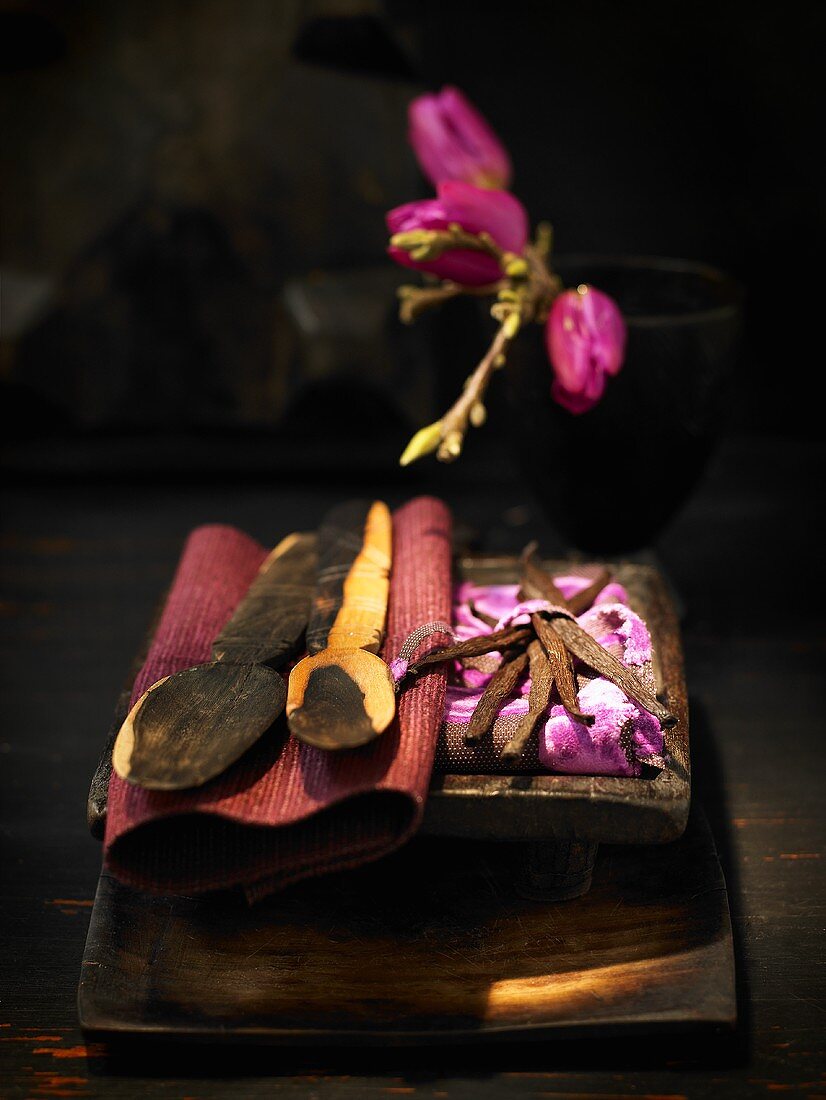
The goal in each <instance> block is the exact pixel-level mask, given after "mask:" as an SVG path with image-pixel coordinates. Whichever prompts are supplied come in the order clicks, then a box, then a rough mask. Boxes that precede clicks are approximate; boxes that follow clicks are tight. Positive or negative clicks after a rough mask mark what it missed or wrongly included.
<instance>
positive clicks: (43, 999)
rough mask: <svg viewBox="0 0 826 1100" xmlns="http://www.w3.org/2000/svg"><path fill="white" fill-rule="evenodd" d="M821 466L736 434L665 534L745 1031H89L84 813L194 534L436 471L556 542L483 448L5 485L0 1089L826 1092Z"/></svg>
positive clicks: (511, 533)
mask: <svg viewBox="0 0 826 1100" xmlns="http://www.w3.org/2000/svg"><path fill="white" fill-rule="evenodd" d="M824 459H826V447H825V446H823V445H821V444H818V443H814V442H805V441H804V442H801V441H792V440H777V439H774V440H769V439H755V438H739V439H735V440H732V441H731V442H729V443H728V444H726V445H725V446H724V447H723V449H722V450H721V452H720V453H719V455H718V457H717V459H716V460H715V462H714V463H713V466H712V468H711V470H710V472H709V476H708V478H707V480H706V482H705V484H704V485H703V487H702V489H701V490H700V491H699V492H698V494H697V495H696V497H695V498H694V500H693V502H692V503H691V505H690V506H689V508H688V509H687V510H686V511H685V512H684V513H683V514H682V515H681V516H680V517H679V519H678V520H677V521H676V522H675V524H674V525H673V526H672V528H671V529H670V530H669V531H668V532H667V534H666V536H665V537H664V538H663V539H662V540H661V542H660V544H659V546H658V547H657V556H658V564H659V565H660V567H661V568H662V569H664V570H665V572H666V573H667V576H668V577H669V579H670V581H671V582H672V584H673V586H674V589H675V591H676V593H677V595H678V597H679V599H680V601H681V603H682V605H683V608H684V612H685V618H684V622H683V631H684V643H685V650H686V661H687V678H688V685H689V695H690V706H691V736H692V760H693V764H694V769H695V775H694V791H695V797H697V798H699V799H701V800H702V802H703V805H704V807H705V810H706V813H707V816H708V818H709V820H710V822H711V825H712V829H713V831H714V834H715V838H716V840H717V844H718V846H719V849H720V852H721V857H722V862H723V867H724V870H725V874H726V878H727V882H728V889H729V896H730V901H731V907H732V918H733V923H734V930H735V940H736V951H737V963H738V973H739V999H740V1007H739V1011H740V1025H739V1028H738V1031H737V1032H736V1033H735V1034H734V1035H721V1036H719V1037H718V1038H716V1039H712V1040H709V1039H707V1038H704V1039H703V1040H702V1041H701V1042H698V1041H697V1039H696V1038H694V1039H692V1038H691V1037H686V1038H682V1039H681V1038H679V1037H665V1036H659V1037H658V1036H648V1037H640V1038H638V1039H628V1038H625V1039H623V1040H622V1041H621V1042H620V1041H610V1042H607V1041H606V1042H598V1041H595V1040H590V1041H588V1042H582V1041H577V1042H558V1043H552V1044H549V1043H543V1044H538V1045H531V1044H524V1043H523V1044H518V1045H516V1044H512V1045H504V1044H503V1045H500V1046H488V1047H485V1048H480V1047H473V1048H462V1047H456V1048H453V1047H447V1048H439V1049H438V1050H418V1051H417V1050H404V1049H402V1050H392V1049H384V1050H379V1051H373V1052H370V1051H361V1052H356V1051H348V1050H341V1049H339V1050H334V1051H330V1050H323V1049H316V1050H309V1051H308V1050H302V1051H296V1052H295V1053H293V1052H290V1051H288V1050H278V1051H275V1052H273V1051H266V1050H241V1051H238V1050H235V1049H229V1050H227V1049H224V1050H220V1051H214V1050H211V1049H203V1048H199V1049H195V1050H194V1051H190V1052H181V1051H180V1050H179V1049H175V1048H164V1047H158V1046H141V1047H140V1048H139V1049H138V1050H135V1049H134V1048H132V1049H129V1048H126V1049H104V1048H102V1047H92V1048H87V1047H86V1046H85V1045H84V1041H83V1038H82V1036H81V1034H80V1032H79V1030H78V1028H77V1024H76V1007H75V997H76V989H77V980H78V975H79V966H80V958H81V954H82V949H83V942H84V938H85V934H86V928H87V924H88V919H89V912H90V908H91V905H92V897H93V891H94V888H95V884H96V881H97V874H98V870H99V860H100V848H99V845H98V844H97V843H96V842H95V841H93V840H92V839H91V838H90V837H89V835H88V833H87V831H86V823H85V800H86V792H87V788H88V780H89V776H90V774H91V771H92V769H93V768H94V766H95V763H96V760H97V755H98V752H99V749H100V744H101V740H102V738H103V735H104V732H105V730H106V728H107V725H108V721H109V718H110V714H111V710H112V706H113V703H114V700H115V698H116V696H117V693H118V689H119V686H120V683H121V682H122V680H123V679H124V677H125V675H126V672H127V669H128V666H129V662H130V659H131V656H132V654H133V652H134V650H135V649H136V647H137V646H138V644H139V641H140V639H141V637H142V634H143V632H144V630H145V628H146V625H147V619H148V617H149V615H150V612H151V609H152V607H153V606H154V604H155V602H156V600H157V598H158V595H159V593H160V592H161V590H162V589H163V587H164V586H165V585H166V584H167V583H168V581H169V579H170V574H171V571H172V569H173V567H174V564H175V560H176V558H177V554H178V552H179V549H180V545H181V541H182V539H183V537H184V535H185V534H186V532H187V531H188V530H189V528H191V527H192V526H194V525H196V524H197V523H201V522H206V521H214V520H219V521H225V522H230V523H236V524H238V525H240V526H242V527H244V528H246V529H247V530H249V531H250V532H251V533H253V534H254V535H256V536H257V537H259V538H260V539H261V540H262V541H264V542H268V543H270V544H274V543H275V542H276V541H277V540H278V538H279V537H281V536H282V535H284V534H286V533H287V532H288V531H289V530H292V529H295V528H296V527H301V526H311V525H314V524H315V523H316V522H317V521H318V520H319V519H320V518H321V516H322V515H323V513H324V511H325V510H326V508H327V507H329V505H330V504H331V503H332V502H333V501H335V500H338V499H342V498H344V497H345V496H349V495H354V494H355V493H357V492H379V493H380V494H381V495H382V496H384V497H385V498H386V499H387V500H388V501H389V502H390V503H391V504H393V503H396V502H398V501H400V500H402V499H404V498H406V497H409V496H411V495H413V494H414V493H415V492H418V491H421V490H422V489H427V490H430V491H433V490H436V491H441V493H442V495H444V496H445V497H446V498H447V499H448V500H449V502H450V503H451V505H452V506H453V508H454V510H455V513H456V516H457V519H458V521H459V522H460V523H461V524H462V527H463V530H464V532H465V533H466V534H467V535H468V536H469V537H472V540H473V543H474V545H475V546H476V548H477V549H481V550H484V551H487V552H491V553H504V552H512V551H517V550H519V549H521V547H522V545H523V544H524V543H525V542H527V541H528V540H529V538H531V537H538V538H540V540H541V544H542V550H543V553H546V554H548V555H549V556H552V555H554V554H557V553H560V552H561V551H562V549H563V548H562V547H561V546H560V545H559V542H558V540H557V539H555V537H554V535H553V531H552V527H551V525H550V524H549V523H548V522H547V520H545V519H542V518H541V517H540V516H538V515H537V514H536V513H535V511H534V510H533V509H532V506H531V504H530V501H529V500H528V498H527V495H524V496H523V495H522V494H521V493H520V492H519V490H518V489H517V490H516V491H514V488H513V482H512V481H511V480H509V477H508V472H507V470H506V469H505V468H504V467H500V466H499V465H498V464H496V463H490V464H488V465H487V466H485V467H484V468H483V469H482V471H481V474H480V472H479V470H476V471H472V470H471V467H470V465H469V464H468V466H467V467H466V468H465V470H464V471H462V470H461V469H460V467H459V466H457V467H455V468H454V469H453V470H450V471H447V472H445V471H440V472H439V473H440V475H441V477H440V478H439V480H433V481H431V482H430V483H429V484H425V483H423V482H416V483H414V482H413V481H410V482H409V483H408V482H407V481H399V480H391V481H390V482H389V483H385V484H382V485H376V484H375V483H374V484H372V485H371V484H370V483H369V482H368V481H367V479H366V478H362V479H360V480H358V481H350V482H349V483H348V482H347V481H346V479H344V478H342V479H341V480H339V481H338V482H337V483H330V482H329V481H323V480H321V479H319V480H318V482H315V481H313V480H312V479H307V478H305V479H304V480H303V482H297V481H295V480H293V479H291V478H290V477H289V475H288V474H286V473H284V475H283V476H281V477H278V478H273V479H272V480H260V481H258V482H257V483H256V482H254V481H250V480H249V479H242V478H239V477H233V478H227V479H224V480H223V481H220V480H217V479H213V478H209V479H208V480H204V479H201V480H199V481H194V480H192V479H190V480H188V481H183V480H175V479H172V480H170V479H168V478H166V479H161V478H153V482H152V484H147V483H146V481H144V480H141V479H139V478H131V479H128V480H127V479H124V480H121V481H116V479H114V478H112V477H109V478H108V479H107V480H106V481H103V480H102V479H100V478H99V477H94V476H91V475H86V474H84V475H83V476H75V477H74V478H67V479H64V480H62V481H61V480H57V481H55V480H53V479H48V480H46V479H41V480H39V481H38V482H37V483H29V484H25V485H24V484H20V483H19V482H18V484H16V485H8V486H6V487H5V488H4V490H3V493H2V511H0V516H2V520H1V522H2V534H1V535H0V553H1V556H0V568H2V592H0V601H2V602H0V611H1V612H2V616H0V650H1V656H2V659H1V660H0V669H2V672H1V673H0V678H2V691H0V777H2V778H0V783H2V792H3V793H2V801H0V820H1V821H2V855H1V856H0V859H2V864H0V865H1V866H2V869H3V898H2V905H0V922H1V923H0V931H1V932H2V942H3V951H2V954H0V1096H3V1097H7V1096H8V1097H10V1098H16V1097H21V1098H24V1097H50V1096H51V1097H56V1096H61V1097H72V1096H93V1097H95V1096H104V1097H108V1096H112V1097H125V1098H130V1097H134V1096H137V1095H140V1096H146V1097H153V1096H158V1097H185V1096H191V1097H195V1096H197V1097H202V1098H207V1097H216V1096H227V1097H233V1098H244V1097H258V1096H272V1095H276V1096H285V1097H310V1096H313V1097H320V1098H325V1097H328V1096H329V1097H342V1098H347V1100H350V1098H352V1100H356V1098H358V1100H360V1098H362V1097H372V1096H375V1097H385V1096H386V1097H398V1096H421V1097H445V1098H468V1100H470V1098H471V1097H472V1098H474V1100H476V1098H484V1097H506V1098H507V1097H527V1096H556V1095H559V1096H569V1097H570V1096H599V1097H609V1096H625V1095H633V1096H638V1097H641V1096H649V1097H653V1096H660V1097H662V1096H669V1097H676V1096H690V1097H706V1096H707V1097H712V1096H713V1097H718V1096H740V1095H742V1096H755V1095H757V1096H759V1095H763V1094H767V1095H773V1094H774V1093H776V1092H781V1093H783V1094H790V1095H801V1096H826V1081H825V1080H824V1075H823V1074H824V1069H826V1065H825V1064H824V1057H823V1054H824V1043H823V1035H824V1027H823V1024H824V1012H825V1011H826V1003H825V1002H826V997H825V996H824V994H826V990H824V980H823V971H822V965H820V964H821V961H822V955H823V939H822V936H823V898H824V891H823V862H824V857H823V835H824V831H823V824H822V816H823V815H822V802H823V799H822V793H821V792H822V778H821V772H822V765H823V748H822V745H823V733H824V722H823V717H822V716H823V703H822V695H821V694H819V692H822V682H821V681H822V676H821V674H820V670H821V668H822V662H823V629H822V622H821V619H820V616H819V615H817V614H816V610H815V609H816V608H817V607H818V605H819V603H820V602H821V599H822V595H821V591H820V589H821V584H822V582H821V579H820V570H819V568H818V566H819V563H820V560H822V552H821V551H820V550H819V549H818V548H817V545H816V544H815V541H814V536H813V534H812V532H811V530H810V528H811V525H812V524H813V523H814V518H813V517H814V516H816V514H817V512H818V511H819V510H820V509H821V505H820V504H819V503H818V501H819V500H820V499H821V497H822V485H823V482H824V478H823V473H824V465H826V463H824ZM89 466H90V468H91V467H94V463H93V462H90V464H89ZM818 485H819V486H821V489H820V490H819V491H816V487H817V486H818ZM322 486H323V487H322Z"/></svg>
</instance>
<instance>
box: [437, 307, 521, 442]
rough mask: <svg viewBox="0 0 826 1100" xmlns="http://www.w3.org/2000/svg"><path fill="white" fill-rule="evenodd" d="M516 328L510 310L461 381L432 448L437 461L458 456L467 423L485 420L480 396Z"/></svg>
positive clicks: (482, 401) (499, 364)
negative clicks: (437, 441) (440, 440)
mask: <svg viewBox="0 0 826 1100" xmlns="http://www.w3.org/2000/svg"><path fill="white" fill-rule="evenodd" d="M512 318H513V320H512ZM514 320H515V321H516V323H515V324H514V323H513V321H514ZM518 331H519V323H518V318H516V315H515V314H511V315H510V317H508V318H506V319H505V321H503V323H502V325H501V326H500V328H499V331H498V332H497V333H496V335H495V336H494V338H493V342H492V343H491V345H490V347H489V348H488V350H487V352H486V353H485V355H483V356H482V358H481V360H480V361H479V365H478V366H477V368H476V370H475V371H474V372H473V374H472V375H471V376H470V378H468V380H467V382H466V383H465V388H464V390H463V391H462V393H461V395H460V396H459V398H458V399H457V400H456V401H455V402H454V404H453V405H451V407H450V408H449V409H448V410H447V412H446V413H445V415H444V416H443V417H442V420H441V425H442V442H441V443H440V445H439V448H438V450H437V452H436V457H437V458H438V459H439V460H440V461H442V462H452V461H453V460H454V459H456V458H458V457H459V455H460V454H461V453H462V445H463V443H464V440H465V434H466V432H467V430H468V428H469V426H470V425H471V424H473V426H474V427H475V428H478V427H481V425H482V424H483V423H484V422H485V417H486V413H485V405H484V397H485V393H486V392H487V388H488V384H489V383H490V380H491V377H492V375H493V372H494V371H495V370H496V368H497V367H498V366H502V364H503V363H504V356H505V351H506V349H507V346H508V344H509V343H510V341H511V340H512V339H513V337H514V336H515V335H516V333H517V332H518Z"/></svg>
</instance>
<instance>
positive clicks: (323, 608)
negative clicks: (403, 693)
mask: <svg viewBox="0 0 826 1100" xmlns="http://www.w3.org/2000/svg"><path fill="white" fill-rule="evenodd" d="M391 546H392V520H391V518H390V512H389V511H388V508H387V505H386V504H383V503H382V502H381V501H375V502H373V503H372V504H371V503H369V502H363V501H350V502H348V503H347V504H343V505H339V506H338V507H337V508H334V509H333V510H332V511H331V512H330V513H329V515H328V516H327V518H326V520H325V522H324V523H323V524H322V526H321V529H320V530H319V532H318V584H317V588H316V598H315V602H314V604H313V611H312V614H311V616H310V623H309V625H308V627H307V650H308V652H309V654H310V655H309V656H308V657H305V658H304V660H303V661H299V663H298V664H297V665H296V666H295V668H294V669H293V670H292V672H291V673H290V680H289V685H288V687H287V721H288V723H289V726H290V731H291V732H292V733H293V735H294V736H295V737H297V738H299V740H301V741H304V742H306V743H307V744H308V745H314V746H315V747H316V748H320V749H352V748H356V747H358V746H359V745H364V744H366V743H367V742H368V741H372V740H373V738H374V737H378V735H379V734H380V733H382V732H383V731H384V730H385V729H386V728H387V727H388V726H389V725H390V723H391V721H392V720H393V715H394V714H395V713H396V695H395V689H394V684H393V678H392V676H391V674H390V669H389V668H388V667H387V665H386V664H385V663H384V661H382V660H381V658H380V657H378V656H376V654H377V651H378V649H379V646H380V645H381V641H382V637H383V634H384V624H385V618H386V616H387V597H388V592H389V586H390V580H389V576H390V561H391Z"/></svg>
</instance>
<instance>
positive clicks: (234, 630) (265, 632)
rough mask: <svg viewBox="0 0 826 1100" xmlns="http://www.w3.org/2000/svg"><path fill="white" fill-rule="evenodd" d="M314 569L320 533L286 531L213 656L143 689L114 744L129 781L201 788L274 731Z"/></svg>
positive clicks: (157, 787)
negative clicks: (284, 670) (282, 672)
mask: <svg viewBox="0 0 826 1100" xmlns="http://www.w3.org/2000/svg"><path fill="white" fill-rule="evenodd" d="M316 569H317V556H316V539H315V535H305V534H294V535H289V536H288V537H287V538H286V539H284V540H283V542H281V543H279V545H278V546H277V547H276V548H275V550H273V552H272V553H271V554H270V555H269V557H268V558H267V559H266V561H265V562H264V564H263V565H262V566H261V570H260V572H259V574H258V576H257V577H256V578H255V580H254V581H253V582H252V584H251V586H250V588H249V591H248V592H247V594H246V596H245V597H244V599H243V600H242V601H241V603H240V604H239V605H238V607H237V608H236V611H235V614H234V615H233V616H232V618H231V619H230V621H229V622H228V623H227V625H226V626H225V627H224V629H223V630H222V631H221V633H220V634H219V635H218V637H217V638H216V640H215V642H214V644H213V646H212V657H213V660H212V661H211V662H210V663H209V664H204V665H198V666H197V667H195V668H188V669H185V670H184V671H182V672H176V673H175V674H174V675H173V676H167V677H165V678H164V679H163V680H159V681H158V682H157V683H156V684H153V685H152V687H150V688H149V690H148V691H146V692H144V694H143V695H142V696H141V698H140V699H138V701H137V702H136V703H135V705H134V706H133V707H132V709H131V711H130V712H129V714H128V715H127V717H126V720H125V721H124V723H123V725H122V726H121V728H120V732H119V733H118V736H117V738H116V740H115V745H114V748H113V750H112V765H113V767H114V769H115V771H116V772H117V774H118V775H119V776H120V777H121V778H122V779H126V780H128V782H130V783H134V784H136V785H137V786H140V787H146V788H148V789H149V790H153V791H176V790H183V789H186V788H188V787H200V786H201V785H202V784H203V783H206V781H207V780H208V779H212V778H213V777H214V776H216V775H219V774H220V773H221V772H222V771H224V770H225V769H226V768H228V767H229V765H230V764H232V763H234V762H235V761H236V760H237V759H238V757H239V756H241V755H242V754H243V753H244V752H246V750H247V749H248V748H249V747H250V746H251V745H253V744H254V743H255V742H256V741H257V740H258V738H259V737H260V736H261V734H262V733H264V731H265V730H267V729H269V727H270V726H271V725H272V723H273V722H274V721H275V719H276V718H277V717H278V715H279V714H280V713H281V711H282V710H283V709H284V704H285V702H286V698H287V691H286V687H285V684H284V681H283V679H282V678H281V676H279V674H278V673H277V672H276V671H275V668H276V667H278V666H280V665H283V664H284V662H285V661H286V660H287V659H288V658H289V657H291V656H292V655H293V654H294V653H295V652H296V651H297V649H298V645H299V642H300V640H301V638H302V636H303V634H304V631H305V629H306V626H307V622H308V619H309V615H310V605H311V601H312V595H313V591H314V588H315V579H316Z"/></svg>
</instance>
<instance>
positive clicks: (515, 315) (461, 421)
mask: <svg viewBox="0 0 826 1100" xmlns="http://www.w3.org/2000/svg"><path fill="white" fill-rule="evenodd" d="M550 243H551V238H550V227H547V228H545V229H544V230H543V231H541V232H540V233H539V234H538V235H537V240H536V242H535V244H533V245H528V246H527V247H526V248H525V252H524V255H522V256H516V255H515V254H514V253H512V252H505V251H504V250H503V249H501V248H499V246H498V245H496V243H495V242H494V241H493V240H492V239H491V237H490V236H489V235H488V234H487V233H480V234H478V235H475V234H471V233H467V232H466V231H465V230H463V229H462V228H461V227H460V226H458V225H451V226H449V227H448V228H447V229H446V230H441V229H440V230H426V229H419V230H411V231H410V232H407V233H397V234H396V235H395V236H394V237H392V238H391V244H393V245H394V246H396V247H398V248H403V249H405V251H407V252H409V253H410V257H411V259H413V260H416V261H417V262H430V261H432V260H435V259H438V258H439V257H440V256H442V255H443V254H444V253H445V252H446V251H449V250H450V249H455V248H472V249H474V250H476V251H480V252H485V253H487V254H488V255H490V256H493V257H495V258H496V259H497V261H498V263H499V265H500V268H501V270H502V274H503V278H502V279H501V280H500V281H499V282H497V283H493V284H490V285H489V286H487V287H475V288H470V287H463V286H457V285H456V284H455V283H452V282H449V281H445V282H443V283H441V284H440V285H438V286H435V287H401V288H400V290H399V297H400V299H401V304H400V307H399V314H400V316H401V319H402V320H403V321H411V320H413V319H414V318H415V317H416V316H418V314H419V313H421V312H422V311H423V310H425V309H427V308H429V307H430V306H432V305H436V304H437V303H439V302H442V301H445V300H447V299H449V298H454V297H456V296H457V295H459V294H465V293H477V294H483V295H489V294H496V302H495V303H494V304H493V306H492V307H491V316H492V317H493V318H494V319H495V320H496V321H498V322H499V328H498V330H497V332H496V335H495V336H494V338H493V342H492V343H491V345H490V347H489V348H488V351H487V352H486V354H485V355H484V356H483V357H482V359H481V360H480V362H479V364H478V366H477V367H476V369H475V370H474V372H473V374H471V375H470V377H469V378H468V380H467V382H466V383H465V387H464V390H463V391H462V393H461V395H460V396H459V398H458V399H457V400H456V401H455V402H454V404H453V405H451V407H450V408H449V409H448V411H447V412H446V413H445V415H444V416H443V417H442V418H441V420H437V421H436V422H435V423H433V424H428V425H427V427H425V428H421V429H420V430H419V431H418V432H416V434H415V435H414V436H413V438H412V439H411V440H410V442H409V443H408V444H407V447H406V448H405V450H404V453H403V454H402V456H401V459H400V460H399V461H400V463H401V465H402V466H408V465H409V464H410V463H411V462H415V461H416V460H417V459H419V458H422V457H424V455H427V454H431V453H432V452H433V451H435V452H436V457H437V458H438V459H439V460H440V461H441V462H452V461H453V460H454V459H456V458H458V457H459V455H460V454H461V453H462V447H463V445H464V440H465V435H466V434H467V431H468V428H469V427H470V426H471V425H472V426H473V427H475V428H478V427H481V425H482V424H484V422H485V419H486V416H487V414H486V411H485V405H484V398H485V394H486V393H487V388H488V385H489V383H490V380H491V377H492V375H493V372H494V370H496V369H497V368H499V367H501V366H504V363H505V355H506V352H507V348H508V345H509V343H510V341H511V340H513V338H514V337H515V336H516V334H517V332H518V331H519V329H520V328H521V326H522V325H523V324H526V323H527V322H529V321H540V322H542V321H544V320H545V318H546V317H547V314H548V310H549V309H550V306H551V303H552V302H553V299H554V298H555V297H556V295H557V294H558V293H559V292H560V290H561V289H562V283H561V281H560V279H559V278H558V276H556V275H555V274H553V273H552V272H551V271H550V270H549V268H548V264H547V251H548V249H549V248H550Z"/></svg>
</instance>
